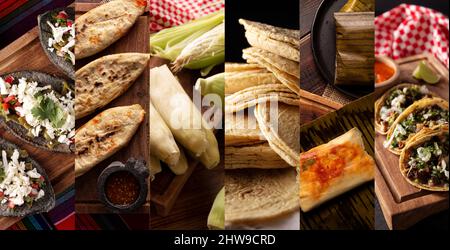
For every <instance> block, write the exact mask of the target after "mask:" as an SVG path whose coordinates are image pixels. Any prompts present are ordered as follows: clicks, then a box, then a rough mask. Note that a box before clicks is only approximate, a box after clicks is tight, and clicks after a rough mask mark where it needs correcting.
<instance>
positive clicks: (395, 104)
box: [391, 95, 406, 108]
mask: <svg viewBox="0 0 450 250" xmlns="http://www.w3.org/2000/svg"><path fill="white" fill-rule="evenodd" d="M405 101H406V98H405V95H399V96H396V97H395V98H394V99H392V101H391V106H392V107H397V108H398V107H401V105H402V104H403V103H404V102H405Z"/></svg>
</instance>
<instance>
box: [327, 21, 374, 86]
mask: <svg viewBox="0 0 450 250" xmlns="http://www.w3.org/2000/svg"><path fill="white" fill-rule="evenodd" d="M334 18H335V21H336V71H335V81H334V84H336V85H359V86H370V87H372V86H373V84H374V73H373V67H374V63H375V56H374V13H373V12H353V13H334Z"/></svg>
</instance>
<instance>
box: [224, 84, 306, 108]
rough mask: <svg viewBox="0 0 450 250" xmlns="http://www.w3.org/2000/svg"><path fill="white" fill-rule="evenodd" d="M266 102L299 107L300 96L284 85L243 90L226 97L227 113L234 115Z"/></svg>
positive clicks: (261, 86)
mask: <svg viewBox="0 0 450 250" xmlns="http://www.w3.org/2000/svg"><path fill="white" fill-rule="evenodd" d="M266 101H278V102H283V103H286V104H289V105H298V103H299V102H300V99H299V96H298V95H297V94H295V93H293V92H292V91H291V90H290V89H289V88H287V87H286V86H284V85H283V84H267V85H260V86H254V87H250V88H246V89H243V90H241V91H238V92H236V93H234V94H232V95H229V96H226V97H225V113H233V112H237V111H241V110H244V109H246V108H249V107H252V106H255V105H256V104H258V103H265V102H266Z"/></svg>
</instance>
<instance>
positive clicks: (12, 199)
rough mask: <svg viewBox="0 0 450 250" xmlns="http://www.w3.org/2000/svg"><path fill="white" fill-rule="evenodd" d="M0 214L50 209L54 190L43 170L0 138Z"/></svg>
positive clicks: (53, 198)
mask: <svg viewBox="0 0 450 250" xmlns="http://www.w3.org/2000/svg"><path fill="white" fill-rule="evenodd" d="M0 155H1V161H0V216H14V217H21V216H26V215H31V214H35V213H43V212H48V211H50V210H51V209H52V208H53V207H54V206H55V193H54V191H53V188H52V185H51V183H50V180H49V178H48V176H47V174H46V173H45V171H44V169H43V168H42V167H41V166H40V165H39V164H38V163H37V162H36V161H34V160H33V159H32V158H31V157H30V156H29V155H28V153H27V151H25V150H22V149H20V148H19V147H17V146H16V145H14V144H12V143H10V142H8V141H6V140H3V139H2V138H0Z"/></svg>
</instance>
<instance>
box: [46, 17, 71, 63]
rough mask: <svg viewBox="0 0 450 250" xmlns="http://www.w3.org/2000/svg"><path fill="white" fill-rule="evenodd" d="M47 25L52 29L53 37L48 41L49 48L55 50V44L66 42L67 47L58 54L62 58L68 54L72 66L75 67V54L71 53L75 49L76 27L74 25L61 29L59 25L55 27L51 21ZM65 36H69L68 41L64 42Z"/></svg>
mask: <svg viewBox="0 0 450 250" xmlns="http://www.w3.org/2000/svg"><path fill="white" fill-rule="evenodd" d="M47 24H48V26H50V28H51V29H52V35H53V38H49V39H48V47H49V48H51V49H53V48H54V47H53V46H54V45H55V44H60V43H61V42H64V43H65V45H64V46H63V47H62V48H61V49H60V51H58V52H57V54H58V55H59V56H61V57H64V56H65V55H66V54H68V55H69V58H70V61H71V63H72V65H75V54H74V53H73V52H72V51H71V50H72V49H73V48H74V47H75V25H74V24H72V26H71V27H60V26H59V25H58V23H56V24H55V25H53V24H52V23H50V22H49V21H47ZM64 34H69V37H68V38H67V39H68V40H67V41H64V39H63V36H64ZM52 52H53V50H52Z"/></svg>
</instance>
